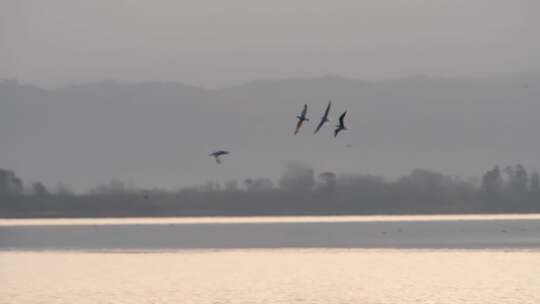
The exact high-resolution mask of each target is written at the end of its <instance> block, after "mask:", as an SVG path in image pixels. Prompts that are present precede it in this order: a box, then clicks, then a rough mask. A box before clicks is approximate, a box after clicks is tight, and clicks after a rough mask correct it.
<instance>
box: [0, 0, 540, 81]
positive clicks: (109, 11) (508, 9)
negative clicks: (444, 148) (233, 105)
mask: <svg viewBox="0 0 540 304" xmlns="http://www.w3.org/2000/svg"><path fill="white" fill-rule="evenodd" d="M539 29H540V2H539V1H537V0H392V1H390V0H363V1H358V0H336V1H322V0H296V1H293V0H287V1H284V0H273V1H256V0H228V1H204V0H196V1H195V0H193V1H191V0H188V1H179V0H159V1H145V0H92V1H87V0H49V1H40V0H0V79H1V78H17V79H19V80H21V81H23V82H31V83H34V84H38V85H41V86H61V85H65V84H70V83H81V82H87V81H95V80H101V79H105V78H107V79H118V80H123V81H144V80H170V81H179V82H184V83H188V84H195V85H201V86H205V87H222V86H227V85H231V84H236V83H240V82H244V81H247V80H253V79H261V78H263V79H264V78H282V77H304V76H319V75H325V74H337V75H342V76H346V77H354V78H363V79H378V78H391V77H401V76H406V75H411V74H427V75H435V76H441V75H442V76H455V75H467V76H482V75H491V74H500V73H508V72H518V71H525V70H530V69H535V68H539V67H540V30H539Z"/></svg>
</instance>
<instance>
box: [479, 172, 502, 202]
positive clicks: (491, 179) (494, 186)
mask: <svg viewBox="0 0 540 304" xmlns="http://www.w3.org/2000/svg"><path fill="white" fill-rule="evenodd" d="M502 187H503V179H502V177H501V170H500V169H499V166H495V167H494V168H493V169H491V170H489V171H487V172H486V173H485V174H484V176H483V177H482V190H483V191H484V192H485V193H486V194H488V195H490V196H497V195H499V194H500V193H501V191H502Z"/></svg>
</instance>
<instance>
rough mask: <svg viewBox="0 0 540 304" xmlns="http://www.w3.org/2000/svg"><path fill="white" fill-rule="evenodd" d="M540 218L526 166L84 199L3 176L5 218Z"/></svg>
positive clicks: (288, 176)
mask: <svg viewBox="0 0 540 304" xmlns="http://www.w3.org/2000/svg"><path fill="white" fill-rule="evenodd" d="M508 212H512V213H531V212H540V178H539V174H538V172H537V171H536V170H527V169H526V168H525V167H524V166H523V165H521V164H517V165H515V166H506V167H503V168H501V167H499V166H495V167H494V168H492V169H489V170H487V171H486V172H485V173H484V174H483V176H482V178H481V179H479V180H463V179H461V178H458V177H452V176H448V175H445V174H442V173H439V172H435V171H431V170H420V169H417V170H413V171H412V172H411V173H409V174H408V175H405V176H403V177H401V178H398V179H396V180H392V181H387V180H385V179H384V178H382V177H379V176H374V175H365V174H336V173H334V172H320V173H316V172H315V170H314V169H313V168H311V167H310V166H308V165H305V164H299V163H293V164H289V165H287V166H286V167H285V170H284V172H283V174H282V176H281V177H280V178H279V179H278V180H277V182H274V181H273V180H271V179H268V178H246V179H245V180H243V181H237V180H230V181H227V182H225V183H223V184H220V183H216V182H208V183H206V184H204V185H199V186H193V187H184V188H181V189H180V190H177V191H170V190H163V189H157V188H154V189H134V188H128V187H126V186H125V184H124V183H122V182H120V181H112V182H111V183H109V184H106V185H100V186H97V187H95V188H93V189H90V190H89V191H87V192H86V193H80V194H76V193H73V191H71V190H70V189H69V187H67V186H64V185H61V186H59V187H58V188H57V189H55V190H54V191H50V190H49V189H47V187H46V186H45V185H44V184H42V183H40V182H34V183H31V184H29V185H26V184H24V183H23V181H22V179H21V178H19V177H17V176H16V174H15V173H14V172H13V171H10V170H4V169H0V216H1V217H124V216H126V217H127V216H245V215H345V214H448V213H508Z"/></svg>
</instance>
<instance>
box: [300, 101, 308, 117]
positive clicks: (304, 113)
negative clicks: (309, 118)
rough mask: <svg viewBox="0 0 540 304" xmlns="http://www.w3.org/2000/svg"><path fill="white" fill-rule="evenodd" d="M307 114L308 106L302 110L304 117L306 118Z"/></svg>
mask: <svg viewBox="0 0 540 304" xmlns="http://www.w3.org/2000/svg"><path fill="white" fill-rule="evenodd" d="M306 114H307V104H305V105H304V109H303V110H302V115H301V116H302V117H306Z"/></svg>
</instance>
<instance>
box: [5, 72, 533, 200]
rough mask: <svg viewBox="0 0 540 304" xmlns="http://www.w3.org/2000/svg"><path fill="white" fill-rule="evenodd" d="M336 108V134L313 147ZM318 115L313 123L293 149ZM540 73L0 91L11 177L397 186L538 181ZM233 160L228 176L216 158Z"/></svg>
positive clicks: (79, 184)
mask: <svg viewBox="0 0 540 304" xmlns="http://www.w3.org/2000/svg"><path fill="white" fill-rule="evenodd" d="M329 99H332V101H333V109H332V111H331V118H332V119H333V122H332V125H333V124H334V123H335V121H336V120H337V115H338V112H340V111H343V110H345V109H347V110H348V111H349V112H348V113H349V114H348V117H347V118H348V122H349V124H350V126H351V130H350V131H346V132H344V133H343V136H341V135H340V137H338V138H337V139H334V138H332V136H331V127H328V126H326V127H325V128H323V129H322V130H321V132H320V134H317V135H316V136H314V135H313V130H314V128H315V122H314V121H316V120H318V119H319V117H320V115H321V114H322V111H323V110H324V107H325V105H326V103H327V102H328V100H329ZM304 103H307V104H308V105H309V111H308V117H310V118H312V122H310V123H308V124H307V125H305V126H304V128H303V129H302V130H301V132H300V134H298V135H296V136H294V135H292V132H293V129H294V124H295V115H296V114H297V113H298V112H299V111H300V110H301V107H302V105H303V104H304ZM539 132H540V72H531V73H524V74H519V75H511V76H500V77H490V78H483V79H464V78H430V77H423V76H417V77H408V78H403V79H396V80H388V81H378V82H367V81H361V80H353V79H345V78H342V77H335V76H327V77H320V78H309V79H282V80H264V81H254V82H249V83H246V84H243V85H238V86H234V87H229V88H224V89H216V90H207V89H202V88H197V87H193V86H187V85H183V84H179V83H163V82H146V83H136V84H126V83H120V82H116V81H102V82H96V83H89V84H82V85H76V86H69V87H64V88H60V89H42V88H38V87H35V86H32V85H26V84H21V83H18V82H17V81H12V80H5V81H0V168H5V169H10V170H13V171H15V172H17V174H18V175H20V176H21V177H22V178H23V179H25V180H31V181H32V180H35V181H38V180H39V181H43V182H45V184H47V185H49V186H52V187H54V186H55V185H57V184H58V183H59V182H63V183H66V184H70V185H72V186H74V187H75V188H76V189H87V188H89V187H91V186H94V185H96V184H98V183H105V182H108V181H110V180H111V179H112V178H116V179H119V180H123V181H125V182H126V183H128V184H130V183H131V184H134V185H137V186H144V187H148V186H161V187H168V188H175V187H177V186H180V185H186V184H195V183H201V182H204V181H207V180H212V181H225V180H228V179H233V178H242V179H243V178H246V177H253V176H268V177H271V178H275V177H277V176H278V175H279V174H280V172H281V168H282V166H283V164H284V163H287V162H289V161H298V160H300V161H303V162H306V163H309V164H310V165H312V166H313V167H314V168H315V169H317V170H320V171H335V172H360V173H372V174H382V175H384V176H387V177H394V176H398V175H401V174H404V173H407V172H409V171H410V170H411V169H414V168H429V169H434V170H441V171H444V172H447V173H450V174H454V175H461V176H471V175H477V174H479V172H483V171H485V170H486V169H488V168H490V167H492V166H493V165H495V164H501V163H502V164H512V163H518V162H519V163H523V164H525V165H526V166H527V167H536V168H540V158H539V157H538V156H539V155H540V141H539V140H538V134H539ZM217 148H220V149H221V148H223V149H227V150H230V151H231V152H232V153H231V155H230V157H228V158H227V159H226V160H225V161H224V164H223V165H222V166H217V165H216V164H215V162H214V161H213V160H212V159H210V158H209V157H208V153H209V152H210V151H211V150H214V149H217Z"/></svg>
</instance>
